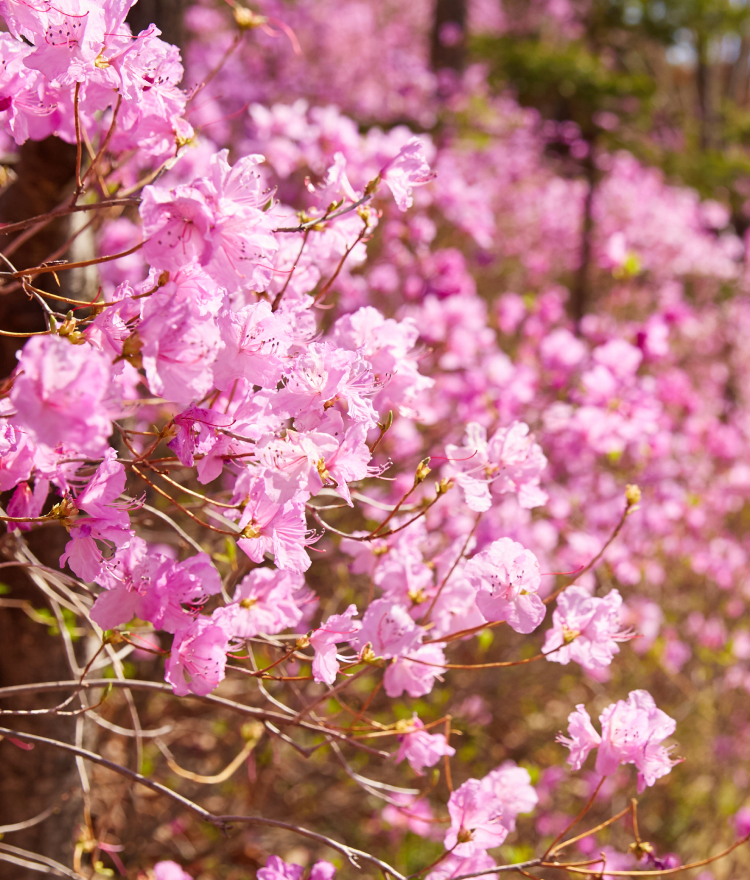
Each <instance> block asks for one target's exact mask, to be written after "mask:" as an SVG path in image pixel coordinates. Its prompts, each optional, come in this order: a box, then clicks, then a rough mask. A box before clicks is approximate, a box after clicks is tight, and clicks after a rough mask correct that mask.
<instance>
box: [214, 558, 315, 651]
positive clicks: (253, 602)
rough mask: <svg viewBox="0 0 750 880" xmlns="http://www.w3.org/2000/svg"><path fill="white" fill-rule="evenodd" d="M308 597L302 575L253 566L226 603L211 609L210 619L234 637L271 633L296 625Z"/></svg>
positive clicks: (307, 601)
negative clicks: (211, 615) (227, 603)
mask: <svg viewBox="0 0 750 880" xmlns="http://www.w3.org/2000/svg"><path fill="white" fill-rule="evenodd" d="M311 599H312V594H311V593H310V591H309V590H306V588H305V579H304V577H303V576H302V575H301V574H299V573H297V572H293V571H279V570H277V569H273V568H256V569H254V570H253V571H251V572H250V574H249V575H246V576H245V577H244V578H243V579H242V580H241V581H240V582H239V584H238V585H237V588H236V590H235V593H234V596H233V598H232V601H231V602H230V603H229V605H226V606H224V607H222V608H217V609H216V610H215V611H214V613H213V618H214V620H216V621H219V622H221V624H222V626H223V627H224V628H225V629H226V631H227V632H228V633H229V634H230V635H231V636H232V637H233V638H238V639H249V638H252V637H253V636H257V635H259V634H261V633H265V634H267V635H274V634H276V633H279V632H282V630H285V629H289V628H290V627H294V626H296V625H297V624H298V623H299V622H300V620H302V618H303V616H304V606H305V604H306V603H309V602H310V601H311Z"/></svg>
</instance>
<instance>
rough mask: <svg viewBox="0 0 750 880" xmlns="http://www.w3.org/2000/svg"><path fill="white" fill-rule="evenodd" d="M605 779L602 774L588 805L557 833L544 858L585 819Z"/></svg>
mask: <svg viewBox="0 0 750 880" xmlns="http://www.w3.org/2000/svg"><path fill="white" fill-rule="evenodd" d="M605 779H606V777H605V776H602V778H601V779H600V780H599V784H598V785H597V786H596V788H595V789H594V791H593V794H592V795H591V797H590V798H589V799H588V802H587V803H586V806H585V807H584V808H583V809H582V810H581V812H580V813H579V814H578V815H577V816H576V817H575V819H573V821H572V822H569V823H568V824H567V825H566V826H565V828H564V829H563V830H562V831H561V832H560V833H559V834H558V835H557V837H556V838H555V839H554V840H553V841H552V843H551V844H550V845H549V846H548V847H547V851H546V852H545V854H544V856H543V857H542V858H544V859H546V858H547V857H548V856H549V855H550V853H553V852H554V851H555V850H556V849H557V844H558V843H559V842H560V841H561V840H562V839H563V837H565V835H566V834H567V833H568V832H569V831H570V830H571V829H572V828H575V826H576V825H577V824H578V823H579V822H580V821H581V819H583V817H584V816H585V815H586V813H588V811H589V810H590V809H591V807H593V805H594V801H595V800H596V796H597V795H598V794H599V792H600V791H601V787H602V785H604V780H605ZM628 809H630V807H628Z"/></svg>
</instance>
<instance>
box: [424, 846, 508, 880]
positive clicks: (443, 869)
mask: <svg viewBox="0 0 750 880" xmlns="http://www.w3.org/2000/svg"><path fill="white" fill-rule="evenodd" d="M496 867H497V865H496V863H495V860H494V859H493V858H492V856H490V855H489V854H488V853H486V852H481V851H480V852H477V853H476V854H475V855H473V856H469V858H462V857H461V856H457V855H456V854H455V852H453V853H451V854H450V855H449V856H448V857H447V858H445V859H443V860H442V861H441V862H440V864H439V865H438V866H437V867H436V868H435V869H434V870H432V871H430V873H429V874H428V875H427V878H426V880H453V877H463V876H464V875H465V874H479V872H480V871H487V873H486V874H479V876H478V877H476V878H475V880H495V878H496V877H497V874H496V873H493V872H492V869H493V868H496Z"/></svg>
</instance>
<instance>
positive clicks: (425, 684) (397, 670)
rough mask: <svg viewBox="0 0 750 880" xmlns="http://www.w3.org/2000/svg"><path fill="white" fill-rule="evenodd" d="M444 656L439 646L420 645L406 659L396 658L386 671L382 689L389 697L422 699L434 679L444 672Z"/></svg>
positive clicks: (432, 684) (427, 692)
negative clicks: (402, 696) (403, 696)
mask: <svg viewBox="0 0 750 880" xmlns="http://www.w3.org/2000/svg"><path fill="white" fill-rule="evenodd" d="M444 664H445V654H443V649H442V648H441V647H440V646H439V645H434V644H430V645H420V646H419V647H417V648H415V649H413V650H411V651H409V654H408V656H407V657H397V658H396V659H395V660H394V661H393V662H392V663H391V664H390V665H389V666H388V668H387V669H386V671H385V675H384V676H383V687H384V688H385V692H386V694H387V695H388V696H389V697H400V696H401V694H403V693H404V691H406V693H407V694H409V696H410V697H423V696H425V694H429V693H430V691H431V690H432V688H433V686H434V684H435V679H437V678H440V676H441V675H442V673H443V672H444V671H445V670H444V668H443V666H444Z"/></svg>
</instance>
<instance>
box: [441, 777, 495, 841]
mask: <svg viewBox="0 0 750 880" xmlns="http://www.w3.org/2000/svg"><path fill="white" fill-rule="evenodd" d="M448 813H449V815H450V817H451V827H450V828H449V829H448V831H447V832H446V835H445V840H444V846H445V848H446V849H450V850H452V851H453V853H454V854H455V855H456V856H459V857H461V858H470V857H472V856H475V855H478V854H479V853H481V852H485V851H486V850H488V849H493V848H494V847H496V846H501V845H502V844H503V843H504V842H505V838H506V837H507V836H508V829H507V828H506V827H505V825H504V824H503V822H502V805H501V803H500V801H499V800H498V799H497V798H496V797H494V796H493V795H492V793H491V792H489V791H487V789H486V788H485V786H484V785H483V784H482V782H480V780H479V779H467V780H466V782H464V784H463V785H462V786H461V787H460V788H457V789H456V790H455V791H454V792H453V794H452V795H451V796H450V799H449V800H448Z"/></svg>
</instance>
